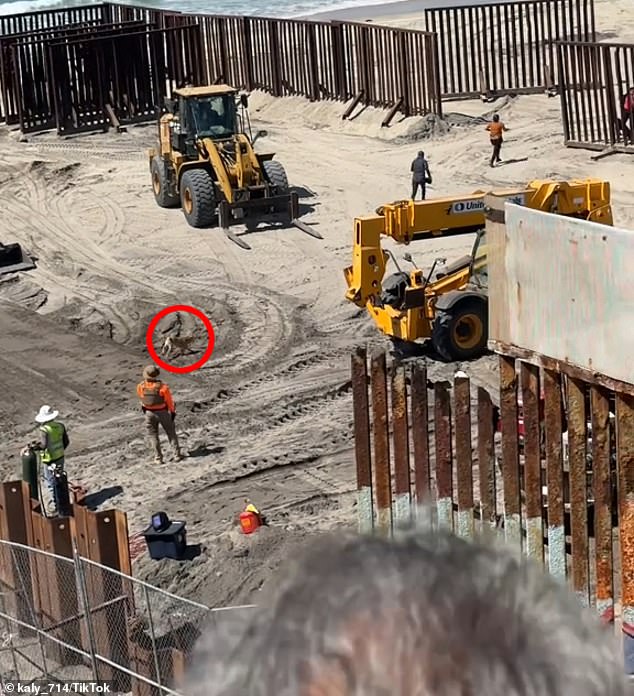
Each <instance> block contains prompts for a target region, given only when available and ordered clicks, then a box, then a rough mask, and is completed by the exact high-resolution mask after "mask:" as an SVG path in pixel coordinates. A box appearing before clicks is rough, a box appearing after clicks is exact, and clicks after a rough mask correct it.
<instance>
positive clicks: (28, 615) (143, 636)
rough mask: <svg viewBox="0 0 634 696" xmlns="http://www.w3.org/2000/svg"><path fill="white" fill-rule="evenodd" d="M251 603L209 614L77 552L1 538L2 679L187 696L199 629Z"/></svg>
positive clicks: (145, 695) (206, 609)
mask: <svg viewBox="0 0 634 696" xmlns="http://www.w3.org/2000/svg"><path fill="white" fill-rule="evenodd" d="M253 608H254V607H253V605H247V606H242V607H228V608H224V609H210V608H209V607H206V606H204V605H202V604H198V603H196V602H193V601H191V600H186V599H183V598H181V597H177V596H175V595H173V594H171V593H169V592H165V591H164V590H160V589H159V588H157V587H153V586H152V585H149V584H147V583H145V582H142V581H140V580H136V579H134V578H132V577H130V576H128V575H124V574H123V573H120V572H118V571H115V570H112V569H111V568H107V567H105V566H103V565H100V564H98V563H95V562H93V561H89V560H87V559H85V558H82V557H81V556H79V555H78V554H77V553H76V552H75V553H74V555H73V557H72V558H66V557H63V556H57V555H54V554H51V553H48V552H46V551H41V550H39V549H35V548H32V547H28V546H23V545H21V544H15V543H12V542H7V541H0V674H2V675H3V677H4V678H5V679H7V680H10V679H25V680H32V679H33V680H36V679H46V680H59V681H78V680H95V681H108V682H110V683H111V685H112V687H113V689H114V693H126V694H127V693H130V692H132V693H133V694H135V695H136V694H138V695H139V696H163V695H164V694H170V695H172V696H180V693H179V691H178V684H179V679H180V678H182V676H183V673H184V671H185V668H186V664H187V660H188V657H189V655H190V654H191V653H192V650H193V647H194V645H195V643H196V641H197V639H198V638H199V637H200V635H201V633H202V631H203V630H204V629H205V628H206V627H207V626H208V625H210V624H213V623H217V622H218V621H219V620H220V619H221V618H222V617H228V616H232V617H233V618H236V616H240V615H242V613H243V612H244V613H249V612H251V611H252V610H253Z"/></svg>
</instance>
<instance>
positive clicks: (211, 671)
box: [187, 530, 625, 696]
mask: <svg viewBox="0 0 634 696" xmlns="http://www.w3.org/2000/svg"><path fill="white" fill-rule="evenodd" d="M286 570H287V572H286V574H285V575H283V576H281V577H280V578H279V585H278V587H277V592H276V596H275V598H274V600H273V601H272V602H271V603H269V605H268V606H267V607H266V608H262V609H257V610H252V611H253V614H252V618H251V620H249V621H247V622H246V625H242V627H241V629H240V630H239V631H237V632H236V631H233V632H232V631H231V630H228V631H222V630H218V629H217V630H216V631H212V632H211V633H210V634H209V635H208V636H207V637H206V638H204V639H202V641H201V643H200V647H199V651H198V654H197V655H196V657H195V663H194V671H193V673H191V676H190V683H189V688H188V690H187V693H189V694H192V695H195V696H198V694H200V695H202V694H205V695H207V696H419V695H420V696H476V695H477V696H564V695H566V696H568V695H569V696H617V695H618V696H621V694H623V693H625V679H624V676H623V664H622V662H621V661H620V659H619V657H618V651H617V649H616V640H615V639H614V636H613V635H612V636H610V634H609V632H608V631H606V630H605V629H603V628H602V627H601V626H600V624H599V620H598V618H597V617H596V616H595V615H594V614H593V612H591V611H590V610H588V609H584V608H582V607H581V605H580V604H579V603H578V601H577V599H576V598H575V597H574V595H573V594H572V593H570V592H569V591H568V589H567V588H566V587H565V586H563V585H562V584H560V583H559V582H557V581H556V580H555V579H553V578H551V577H550V576H548V575H547V574H546V573H545V572H544V571H543V570H542V569H541V568H540V567H539V566H537V565H534V564H532V563H529V562H526V561H525V560H521V559H518V558H517V557H516V556H515V555H514V554H513V553H511V552H509V551H507V550H505V549H503V548H497V547H494V546H492V545H491V544H489V543H485V542H479V541H476V542H469V541H465V540H463V539H459V538H458V537H455V536H453V535H451V534H449V533H446V532H442V531H434V532H431V531H421V530H410V531H409V532H403V533H400V534H398V535H396V536H395V538H394V539H390V540H388V539H382V538H378V537H371V536H369V537H363V536H362V537H356V536H348V535H340V536H338V537H336V538H335V537H327V538H322V539H320V540H319V541H317V542H315V543H313V544H312V545H311V547H310V549H309V551H308V553H307V554H306V555H305V556H304V557H303V558H300V559H297V560H296V561H295V562H294V563H293V564H292V565H291V567H289V568H287V569H286ZM222 613H225V612H222ZM227 613H228V614H229V613H230V612H227ZM243 620H244V615H243V616H242V617H240V621H243ZM233 628H234V629H235V628H236V627H235V626H234V627H233ZM230 633H232V634H233V635H232V637H233V640H231V636H230V635H229V634H230Z"/></svg>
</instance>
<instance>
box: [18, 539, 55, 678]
mask: <svg viewBox="0 0 634 696" xmlns="http://www.w3.org/2000/svg"><path fill="white" fill-rule="evenodd" d="M29 554H30V551H29ZM11 556H12V557H13V562H14V563H15V567H16V568H17V570H18V577H19V578H20V586H21V587H22V594H23V595H24V601H25V602H26V603H27V604H28V607H29V613H30V614H31V621H32V622H33V627H34V628H38V627H39V628H40V629H43V628H44V626H40V625H39V624H38V622H37V619H36V618H35V610H34V609H33V606H32V605H31V602H30V601H29V596H28V594H27V592H26V585H25V584H24V578H23V576H22V569H21V568H20V564H19V563H18V559H17V556H16V554H15V549H14V548H13V547H11ZM30 562H31V556H30V555H29V564H30ZM36 567H37V566H36ZM36 575H37V571H36ZM36 582H37V584H38V587H39V583H40V579H39V578H37V579H36ZM37 639H38V643H39V644H40V652H41V653H42V667H43V668H44V677H45V679H48V667H47V666H46V652H45V651H44V644H43V643H42V634H41V633H40V631H39V630H38V631H37Z"/></svg>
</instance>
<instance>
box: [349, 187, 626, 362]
mask: <svg viewBox="0 0 634 696" xmlns="http://www.w3.org/2000/svg"><path fill="white" fill-rule="evenodd" d="M494 193H495V195H497V196H501V197H504V198H506V200H508V201H512V202H513V203H516V204H518V205H525V206H528V207H529V208H534V209H537V210H542V211H545V212H551V213H556V214H558V215H567V216H572V217H578V218H582V219H584V220H592V221H594V222H599V223H603V224H605V225H612V224H613V223H612V209H611V206H610V185H609V183H607V182H605V181H600V180H597V179H587V180H584V181H576V180H575V181H540V180H537V181H531V182H530V183H529V184H528V186H527V187H526V188H523V189H520V190H505V191H496V192H494ZM484 196H485V192H484V191H476V192H475V193H473V194H468V195H466V196H458V197H449V198H435V199H430V200H425V201H411V200H410V201H397V202H395V203H392V204H389V205H385V206H382V207H381V208H378V209H377V211H376V215H374V216H367V217H359V218H356V219H355V221H354V227H353V253H352V259H353V260H352V265H351V266H348V267H347V268H346V269H344V276H345V279H346V283H347V285H348V291H347V292H346V299H347V300H349V301H350V302H353V303H354V304H355V305H357V306H358V307H365V308H366V309H367V311H368V313H369V314H370V316H371V317H372V319H373V320H374V322H375V323H376V325H377V326H378V328H379V329H380V330H381V331H382V332H383V333H384V334H385V335H386V336H390V337H391V338H392V339H393V340H394V341H395V342H397V343H398V342H405V343H412V342H415V341H417V340H420V339H431V342H432V345H433V347H434V349H435V351H436V353H437V354H438V355H439V356H440V357H441V358H443V359H444V360H447V361H452V360H469V359H471V358H475V357H478V356H479V355H482V354H483V353H484V352H485V350H486V347H487V341H488V299H487V293H488V287H487V285H488V283H487V280H488V279H487V259H486V238H485V234H484V230H485V210H484ZM474 232H475V233H477V235H476V240H475V244H474V246H473V249H472V252H471V254H470V255H469V256H465V257H463V258H461V259H458V260H457V261H456V262H454V263H452V264H451V265H449V266H444V267H442V270H440V271H438V272H437V273H436V274H435V275H434V273H435V271H436V268H437V266H438V265H439V264H441V265H444V259H437V260H436V261H435V262H434V264H433V266H432V268H431V269H430V271H429V272H428V273H427V275H425V274H424V273H423V271H422V270H421V269H420V268H417V267H414V270H412V271H411V272H410V273H406V272H404V271H402V270H401V269H400V268H399V267H398V264H397V263H396V259H395V258H394V255H393V254H392V253H391V252H389V251H384V250H383V249H382V248H381V237H382V236H387V237H391V238H392V239H394V240H395V241H396V242H397V243H402V244H409V243H410V242H411V241H414V240H417V239H424V238H429V237H435V236H447V235H454V234H466V233H474ZM390 257H391V258H392V260H393V261H394V263H395V265H396V267H397V272H396V273H394V274H392V275H390V276H388V277H387V278H385V279H384V276H385V270H386V266H387V262H388V260H389V258H390ZM404 258H405V259H406V260H407V261H410V262H412V257H411V255H410V254H406V255H405V257H404Z"/></svg>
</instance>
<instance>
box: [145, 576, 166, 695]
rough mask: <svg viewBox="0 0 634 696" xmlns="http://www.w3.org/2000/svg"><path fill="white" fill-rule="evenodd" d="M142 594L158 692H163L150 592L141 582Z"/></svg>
mask: <svg viewBox="0 0 634 696" xmlns="http://www.w3.org/2000/svg"><path fill="white" fill-rule="evenodd" d="M143 594H144V595H145V604H146V606H147V617H148V628H149V629H150V637H151V638H152V655H153V657H154V669H155V670H156V683H157V684H158V687H159V694H163V693H165V692H164V691H163V685H162V683H161V668H160V665H159V659H158V651H157V649H156V635H155V633H154V621H153V619H152V607H151V606H150V593H149V591H148V586H147V585H146V584H145V583H143Z"/></svg>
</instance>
